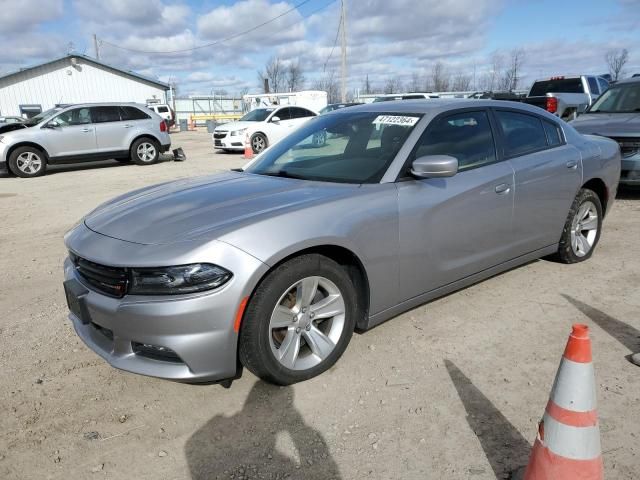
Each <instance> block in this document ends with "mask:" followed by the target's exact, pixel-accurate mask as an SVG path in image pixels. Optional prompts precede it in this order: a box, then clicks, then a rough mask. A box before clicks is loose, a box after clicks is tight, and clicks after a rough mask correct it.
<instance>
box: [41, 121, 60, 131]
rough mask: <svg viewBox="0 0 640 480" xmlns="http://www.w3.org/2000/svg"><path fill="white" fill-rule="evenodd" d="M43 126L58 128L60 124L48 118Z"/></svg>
mask: <svg viewBox="0 0 640 480" xmlns="http://www.w3.org/2000/svg"><path fill="white" fill-rule="evenodd" d="M44 127H45V128H54V129H55V128H60V124H59V123H58V122H57V121H55V120H50V121H48V122H47V123H45V124H44Z"/></svg>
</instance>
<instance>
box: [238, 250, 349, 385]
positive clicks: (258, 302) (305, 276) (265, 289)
mask: <svg viewBox="0 0 640 480" xmlns="http://www.w3.org/2000/svg"><path fill="white" fill-rule="evenodd" d="M356 309H357V302H356V291H355V288H354V286H353V283H352V281H351V279H350V278H349V276H348V275H347V273H346V271H345V270H344V269H343V268H342V267H341V266H340V265H338V264H337V263H336V262H334V261H333V260H331V259H330V258H327V257H324V256H322V255H316V254H312V255H303V256H300V257H297V258H294V259H292V260H290V261H288V262H286V263H284V264H282V265H280V266H279V267H277V268H276V269H275V270H274V271H273V272H271V273H269V274H268V276H267V277H266V278H265V279H264V281H263V282H262V283H261V284H260V286H259V287H258V288H257V289H256V291H255V293H254V294H253V297H252V298H251V301H250V302H249V305H248V306H247V309H246V311H245V315H244V318H243V321H242V329H241V331H240V342H239V356H240V361H241V362H242V364H243V365H244V366H245V367H247V368H248V369H249V370H250V371H251V372H253V373H254V374H255V375H256V376H258V377H260V378H262V379H263V380H265V381H268V382H271V383H275V384H278V385H290V384H292V383H296V382H300V381H303V380H307V379H309V378H312V377H315V376H316V375H319V374H320V373H322V372H324V371H325V370H327V369H328V368H330V367H331V366H332V365H333V364H334V363H335V362H336V361H337V360H338V359H339V358H340V356H341V355H342V353H343V352H344V351H345V349H346V348H347V345H348V344H349V340H351V336H352V334H353V330H354V327H355V317H356Z"/></svg>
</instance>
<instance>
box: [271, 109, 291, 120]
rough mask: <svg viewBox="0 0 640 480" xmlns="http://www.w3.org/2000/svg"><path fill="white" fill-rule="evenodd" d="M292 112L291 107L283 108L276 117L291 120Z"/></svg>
mask: <svg viewBox="0 0 640 480" xmlns="http://www.w3.org/2000/svg"><path fill="white" fill-rule="evenodd" d="M290 110H291V109H290V108H289V107H285V108H281V109H280V110H278V111H277V112H276V113H275V115H274V117H278V118H279V119H280V120H291V111H290Z"/></svg>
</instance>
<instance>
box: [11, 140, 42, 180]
mask: <svg viewBox="0 0 640 480" xmlns="http://www.w3.org/2000/svg"><path fill="white" fill-rule="evenodd" d="M9 170H11V172H12V173H13V174H14V175H17V176H18V177H22V178H32V177H38V176H40V175H44V172H45V171H46V170H47V162H46V159H45V156H44V153H43V152H42V151H41V150H38V149H37V148H35V147H19V148H16V149H15V150H14V151H13V152H11V155H10V156H9Z"/></svg>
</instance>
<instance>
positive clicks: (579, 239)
mask: <svg viewBox="0 0 640 480" xmlns="http://www.w3.org/2000/svg"><path fill="white" fill-rule="evenodd" d="M597 236H598V209H597V208H596V206H595V204H594V203H593V202H590V201H586V202H584V203H583V204H582V205H580V208H578V212H577V213H576V215H575V217H573V222H572V224H571V249H572V250H573V253H574V254H575V255H576V256H577V257H584V256H585V255H587V254H588V253H589V252H590V251H591V249H592V248H593V245H594V243H595V241H596V238H597Z"/></svg>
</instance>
